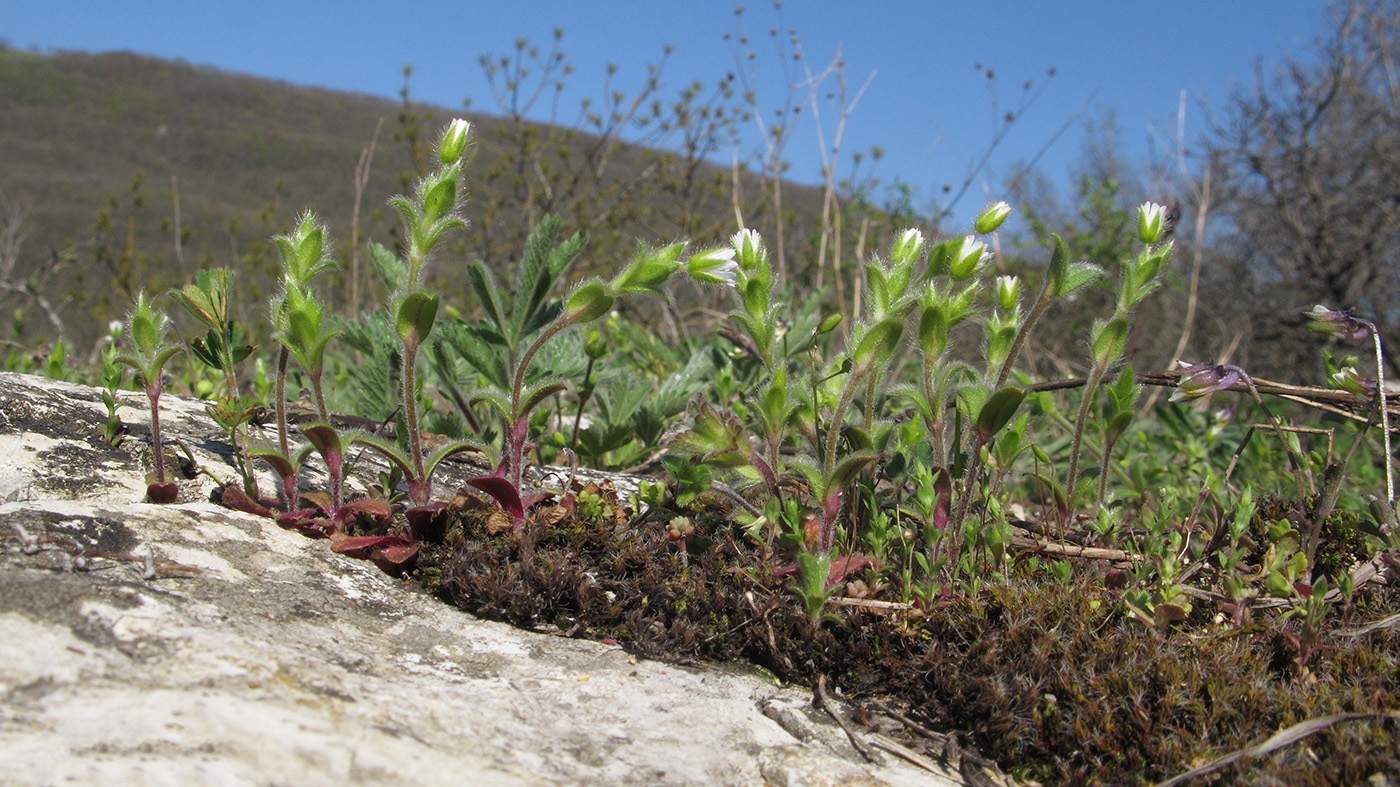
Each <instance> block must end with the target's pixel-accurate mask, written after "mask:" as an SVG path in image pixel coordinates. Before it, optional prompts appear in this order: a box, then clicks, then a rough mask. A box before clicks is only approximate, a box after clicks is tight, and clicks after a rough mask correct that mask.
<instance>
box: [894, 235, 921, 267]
mask: <svg viewBox="0 0 1400 787" xmlns="http://www.w3.org/2000/svg"><path fill="white" fill-rule="evenodd" d="M923 250H924V234H923V233H922V232H919V231H918V230H916V229H914V228H913V227H910V228H909V229H907V230H905V231H904V233H903V234H901V235H900V236H899V240H898V241H896V242H895V244H894V251H893V252H891V255H890V256H892V257H893V258H894V264H895V265H913V264H914V262H915V261H916V260H918V259H919V252H921V251H923Z"/></svg>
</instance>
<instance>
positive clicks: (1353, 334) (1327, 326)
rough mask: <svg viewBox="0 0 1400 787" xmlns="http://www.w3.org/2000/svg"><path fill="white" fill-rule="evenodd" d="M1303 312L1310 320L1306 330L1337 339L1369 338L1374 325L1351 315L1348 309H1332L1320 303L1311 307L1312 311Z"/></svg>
mask: <svg viewBox="0 0 1400 787" xmlns="http://www.w3.org/2000/svg"><path fill="white" fill-rule="evenodd" d="M1305 314H1307V316H1308V319H1309V320H1311V322H1309V323H1308V330H1310V331H1316V332H1318V333H1325V334H1328V335H1329V336H1335V337H1337V338H1338V339H1347V340H1349V341H1353V342H1359V341H1363V340H1365V339H1369V338H1371V333H1372V332H1373V331H1374V330H1375V326H1374V325H1372V324H1371V322H1370V321H1369V320H1363V319H1361V318H1359V317H1353V316H1352V314H1351V312H1350V311H1334V310H1332V309H1329V308H1327V307H1326V306H1323V305H1322V304H1318V305H1317V306H1314V307H1312V311H1310V312H1305Z"/></svg>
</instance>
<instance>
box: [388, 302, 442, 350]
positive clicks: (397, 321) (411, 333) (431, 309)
mask: <svg viewBox="0 0 1400 787" xmlns="http://www.w3.org/2000/svg"><path fill="white" fill-rule="evenodd" d="M437 309H438V296H437V295H436V294H435V293H430V292H424V291H422V290H419V291H418V292H414V293H410V294H409V295H408V296H407V297H405V298H404V299H403V302H402V303H400V304H399V308H398V313H397V314H396V315H395V316H394V327H395V329H396V330H397V331H398V334H399V338H400V339H402V340H403V342H404V344H406V345H407V344H413V345H415V346H417V345H419V344H421V343H422V342H423V340H424V339H426V338H427V337H428V334H429V333H431V332H432V330H433V321H434V320H435V319H437Z"/></svg>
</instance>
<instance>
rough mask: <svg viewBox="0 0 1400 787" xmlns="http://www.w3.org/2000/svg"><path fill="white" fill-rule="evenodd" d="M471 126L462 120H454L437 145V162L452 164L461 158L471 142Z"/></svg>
mask: <svg viewBox="0 0 1400 787" xmlns="http://www.w3.org/2000/svg"><path fill="white" fill-rule="evenodd" d="M471 128H472V124H471V123H468V122H467V121H465V120H463V119H462V118H455V119H453V121H452V122H451V123H449V124H448V126H447V130H445V131H443V132H442V142H441V143H439V144H438V160H439V161H441V162H442V163H444V164H452V163H454V162H456V161H458V160H460V159H461V158H462V154H463V153H465V152H466V151H467V145H468V143H469V142H470V141H471Z"/></svg>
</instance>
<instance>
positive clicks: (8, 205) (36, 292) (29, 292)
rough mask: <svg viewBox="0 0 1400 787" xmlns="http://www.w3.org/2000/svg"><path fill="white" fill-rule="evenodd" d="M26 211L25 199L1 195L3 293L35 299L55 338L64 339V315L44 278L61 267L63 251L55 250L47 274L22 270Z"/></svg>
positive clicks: (25, 300)
mask: <svg viewBox="0 0 1400 787" xmlns="http://www.w3.org/2000/svg"><path fill="white" fill-rule="evenodd" d="M26 212H27V211H26V208H25V206H24V204H23V203H21V202H19V201H17V200H12V199H8V198H6V197H4V196H3V195H0V294H3V295H5V296H13V297H14V298H16V299H18V300H19V301H20V302H21V304H31V303H32V304H33V305H35V306H37V307H38V308H39V311H41V312H43V313H44V317H45V318H47V319H48V321H49V324H50V325H52V326H53V335H54V338H55V339H62V338H64V336H65V334H64V332H63V319H62V318H61V317H60V316H59V313H58V310H57V309H56V308H54V306H53V304H52V303H50V302H49V299H48V298H47V297H45V295H44V293H43V290H44V287H43V284H44V282H46V281H47V280H48V278H49V277H50V276H52V275H53V273H54V272H55V271H56V270H57V269H58V268H59V265H58V262H59V259H58V257H59V255H58V254H57V253H55V255H54V256H55V264H54V265H51V266H48V267H47V268H46V269H45V270H46V272H45V273H44V274H41V275H39V274H36V276H30V277H24V276H21V275H20V272H19V258H20V251H21V250H22V249H23V247H24V241H25V230H24V219H25V213H26Z"/></svg>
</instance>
